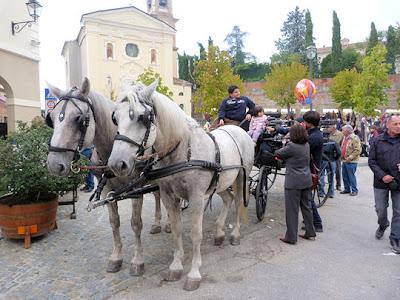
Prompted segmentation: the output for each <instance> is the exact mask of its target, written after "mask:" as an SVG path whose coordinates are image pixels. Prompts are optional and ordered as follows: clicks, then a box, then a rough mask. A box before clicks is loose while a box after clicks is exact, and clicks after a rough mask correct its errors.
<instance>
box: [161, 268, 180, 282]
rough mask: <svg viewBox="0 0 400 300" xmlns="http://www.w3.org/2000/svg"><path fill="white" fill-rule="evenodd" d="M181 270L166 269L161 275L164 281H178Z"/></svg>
mask: <svg viewBox="0 0 400 300" xmlns="http://www.w3.org/2000/svg"><path fill="white" fill-rule="evenodd" d="M182 273H183V270H173V271H171V270H168V271H167V272H163V273H162V274H161V277H162V279H163V280H164V281H178V280H179V279H181V277H182Z"/></svg>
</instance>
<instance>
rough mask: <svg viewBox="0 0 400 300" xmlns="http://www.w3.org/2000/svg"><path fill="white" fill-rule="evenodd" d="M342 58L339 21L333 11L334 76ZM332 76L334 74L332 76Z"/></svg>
mask: <svg viewBox="0 0 400 300" xmlns="http://www.w3.org/2000/svg"><path fill="white" fill-rule="evenodd" d="M341 57H342V43H341V37H340V21H339V18H338V16H337V14H336V11H333V27H332V61H331V63H332V71H333V72H334V73H335V74H336V72H338V71H339V70H340V61H341ZM333 75H334V74H333Z"/></svg>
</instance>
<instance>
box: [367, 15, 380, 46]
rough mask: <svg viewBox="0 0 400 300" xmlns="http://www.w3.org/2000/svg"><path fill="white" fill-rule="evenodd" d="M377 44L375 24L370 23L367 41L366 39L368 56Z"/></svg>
mask: <svg viewBox="0 0 400 300" xmlns="http://www.w3.org/2000/svg"><path fill="white" fill-rule="evenodd" d="M377 44H378V32H377V31H376V28H375V23H374V22H372V23H371V32H370V34H369V39H368V46H367V54H369V53H370V52H371V50H372V48H374V47H375V46H376V45H377Z"/></svg>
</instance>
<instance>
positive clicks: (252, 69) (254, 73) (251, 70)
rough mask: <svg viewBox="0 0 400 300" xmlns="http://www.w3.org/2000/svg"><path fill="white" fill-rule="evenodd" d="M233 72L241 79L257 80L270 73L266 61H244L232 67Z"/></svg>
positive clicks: (269, 67)
mask: <svg viewBox="0 0 400 300" xmlns="http://www.w3.org/2000/svg"><path fill="white" fill-rule="evenodd" d="M234 73H235V74H238V75H239V76H240V79H241V80H243V81H259V80H263V79H264V78H265V75H267V74H270V73H271V66H270V65H269V64H267V63H260V64H259V63H256V62H252V63H245V64H242V65H237V66H235V67H234Z"/></svg>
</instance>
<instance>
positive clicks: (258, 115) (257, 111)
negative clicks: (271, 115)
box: [247, 105, 268, 143]
mask: <svg viewBox="0 0 400 300" xmlns="http://www.w3.org/2000/svg"><path fill="white" fill-rule="evenodd" d="M267 125H268V119H267V116H266V115H265V114H264V109H263V108H262V106H259V105H257V106H256V107H255V108H254V116H253V117H251V121H250V125H249V131H248V132H247V133H248V134H249V135H250V137H251V138H252V139H253V141H254V143H257V140H258V137H259V136H260V135H261V134H262V133H263V131H264V130H265V128H266V127H267Z"/></svg>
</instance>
